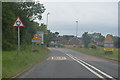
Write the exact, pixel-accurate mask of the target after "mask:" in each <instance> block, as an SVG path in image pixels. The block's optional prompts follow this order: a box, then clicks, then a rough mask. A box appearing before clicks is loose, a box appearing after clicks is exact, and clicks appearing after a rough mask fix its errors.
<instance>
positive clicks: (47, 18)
mask: <svg viewBox="0 0 120 80" xmlns="http://www.w3.org/2000/svg"><path fill="white" fill-rule="evenodd" d="M49 14H50V13H49V12H48V13H47V19H46V20H47V21H46V29H47V27H48V15H49Z"/></svg>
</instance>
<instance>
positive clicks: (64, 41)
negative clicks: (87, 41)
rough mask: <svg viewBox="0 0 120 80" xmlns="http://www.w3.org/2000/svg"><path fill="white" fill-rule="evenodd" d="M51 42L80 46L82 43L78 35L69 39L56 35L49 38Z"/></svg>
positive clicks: (67, 45)
mask: <svg viewBox="0 0 120 80" xmlns="http://www.w3.org/2000/svg"><path fill="white" fill-rule="evenodd" d="M51 44H62V45H64V46H66V47H76V46H81V47H83V46H84V45H83V43H82V40H81V38H78V37H73V38H71V39H69V40H67V39H66V38H65V37H63V36H61V37H56V38H53V39H52V40H51Z"/></svg>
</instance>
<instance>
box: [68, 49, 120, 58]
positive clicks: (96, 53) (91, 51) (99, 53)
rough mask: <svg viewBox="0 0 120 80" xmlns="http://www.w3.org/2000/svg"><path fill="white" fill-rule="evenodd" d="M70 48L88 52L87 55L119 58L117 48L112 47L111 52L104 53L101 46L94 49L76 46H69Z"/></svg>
mask: <svg viewBox="0 0 120 80" xmlns="http://www.w3.org/2000/svg"><path fill="white" fill-rule="evenodd" d="M70 49H72V50H75V51H78V52H81V53H85V54H89V55H94V56H98V57H103V58H107V59H112V60H119V59H118V49H117V48H114V51H113V54H105V52H104V50H103V47H97V48H96V49H92V48H80V47H76V48H70Z"/></svg>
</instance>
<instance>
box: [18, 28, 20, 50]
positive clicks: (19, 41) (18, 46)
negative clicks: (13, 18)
mask: <svg viewBox="0 0 120 80" xmlns="http://www.w3.org/2000/svg"><path fill="white" fill-rule="evenodd" d="M19 51H20V28H19V27H18V52H19Z"/></svg>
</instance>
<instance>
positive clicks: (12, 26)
mask: <svg viewBox="0 0 120 80" xmlns="http://www.w3.org/2000/svg"><path fill="white" fill-rule="evenodd" d="M18 18H19V20H20V21H21V22H22V20H21V19H20V17H19V16H18V17H17V18H16V20H17V19H18ZM16 20H15V21H14V23H13V25H12V27H24V24H23V22H22V24H23V26H14V24H15V22H16Z"/></svg>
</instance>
